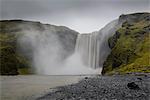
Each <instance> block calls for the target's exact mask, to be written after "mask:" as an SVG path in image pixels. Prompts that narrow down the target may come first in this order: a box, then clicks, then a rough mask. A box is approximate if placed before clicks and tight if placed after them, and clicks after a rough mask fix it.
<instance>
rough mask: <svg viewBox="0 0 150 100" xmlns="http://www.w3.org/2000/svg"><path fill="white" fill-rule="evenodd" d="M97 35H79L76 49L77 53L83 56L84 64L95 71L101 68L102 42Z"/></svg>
mask: <svg viewBox="0 0 150 100" xmlns="http://www.w3.org/2000/svg"><path fill="white" fill-rule="evenodd" d="M97 35H98V33H97V32H93V33H91V34H79V35H78V37H77V40H76V47H75V52H76V53H78V54H79V55H80V56H81V60H82V61H83V64H84V65H85V66H88V67H91V68H94V69H95V68H98V67H99V53H100V51H99V46H100V42H99V41H98V38H97Z"/></svg>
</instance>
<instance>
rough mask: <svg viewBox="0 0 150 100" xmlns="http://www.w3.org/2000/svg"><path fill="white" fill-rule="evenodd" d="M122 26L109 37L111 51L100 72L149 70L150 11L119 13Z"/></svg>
mask: <svg viewBox="0 0 150 100" xmlns="http://www.w3.org/2000/svg"><path fill="white" fill-rule="evenodd" d="M119 21H122V22H123V24H122V26H121V27H120V28H119V29H118V30H117V31H116V32H115V34H114V35H113V36H112V37H110V38H109V40H108V43H109V47H110V48H111V53H110V54H109V56H108V57H107V60H106V61H105V62H104V64H103V70H102V74H126V73H134V72H135V73H143V72H144V73H149V72H150V13H135V14H129V15H121V16H120V18H119Z"/></svg>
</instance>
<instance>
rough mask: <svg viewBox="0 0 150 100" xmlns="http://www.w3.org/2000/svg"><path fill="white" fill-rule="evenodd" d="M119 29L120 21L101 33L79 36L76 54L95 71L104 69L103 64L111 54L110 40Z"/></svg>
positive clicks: (111, 24) (113, 22) (114, 22)
mask: <svg viewBox="0 0 150 100" xmlns="http://www.w3.org/2000/svg"><path fill="white" fill-rule="evenodd" d="M119 27H120V24H118V20H114V21H112V22H110V23H109V24H107V25H106V26H105V27H104V28H102V29H101V30H100V31H97V32H92V33H89V34H79V35H78V37H77V39H76V47H75V52H76V53H78V54H79V55H80V58H81V60H82V62H83V64H84V65H85V66H87V67H90V68H93V69H97V68H100V67H103V63H104V61H105V59H106V58H107V56H108V54H109V53H110V48H109V46H108V39H109V37H110V36H112V35H113V34H114V33H115V31H116V30H117V29H118V28H119Z"/></svg>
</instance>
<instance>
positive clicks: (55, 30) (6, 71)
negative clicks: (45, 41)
mask: <svg viewBox="0 0 150 100" xmlns="http://www.w3.org/2000/svg"><path fill="white" fill-rule="evenodd" d="M33 30H36V32H38V33H41V34H44V32H45V31H46V32H49V34H53V35H56V36H57V37H58V39H59V41H60V43H61V45H62V47H63V54H64V55H63V57H64V58H66V57H68V56H69V55H71V54H72V53H73V52H74V48H75V43H76V38H77V35H78V32H76V31H73V30H71V29H69V28H67V27H65V26H55V25H49V24H42V23H40V22H32V21H23V20H2V21H0V44H1V46H0V51H1V56H0V57H1V58H0V60H1V67H0V74H2V75H16V74H29V73H32V72H33V71H32V70H31V67H32V65H31V62H30V61H31V59H32V56H30V55H32V49H30V48H28V47H30V46H31V44H30V43H27V44H26V45H24V48H25V49H26V51H24V52H23V53H22V52H21V51H18V48H19V44H18V42H17V41H18V39H19V37H20V36H22V35H23V34H30V32H32V33H33ZM52 42H53V41H52ZM60 51H61V50H60Z"/></svg>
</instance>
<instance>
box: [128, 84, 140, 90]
mask: <svg viewBox="0 0 150 100" xmlns="http://www.w3.org/2000/svg"><path fill="white" fill-rule="evenodd" d="M127 86H128V88H129V89H134V90H139V89H140V88H139V86H138V85H137V84H135V83H134V82H131V83H128V84H127Z"/></svg>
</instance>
